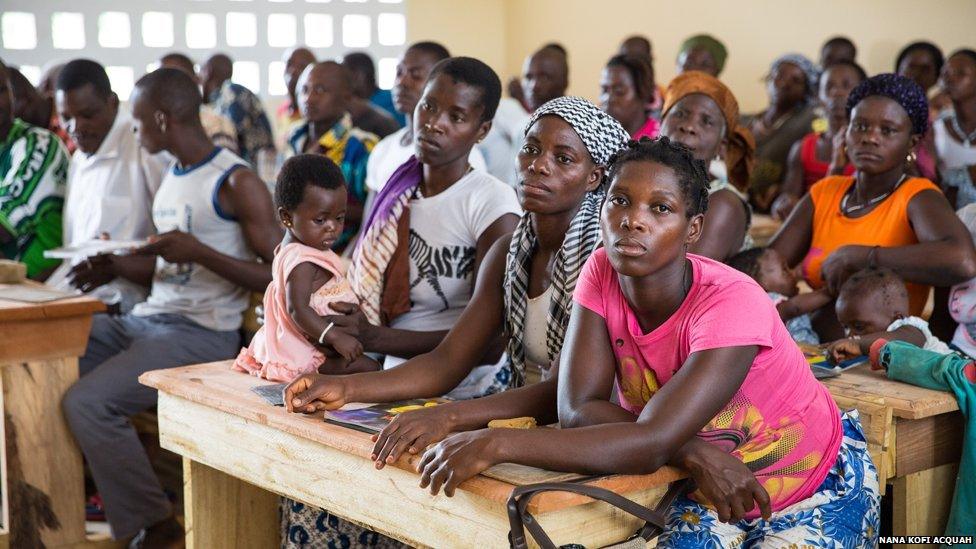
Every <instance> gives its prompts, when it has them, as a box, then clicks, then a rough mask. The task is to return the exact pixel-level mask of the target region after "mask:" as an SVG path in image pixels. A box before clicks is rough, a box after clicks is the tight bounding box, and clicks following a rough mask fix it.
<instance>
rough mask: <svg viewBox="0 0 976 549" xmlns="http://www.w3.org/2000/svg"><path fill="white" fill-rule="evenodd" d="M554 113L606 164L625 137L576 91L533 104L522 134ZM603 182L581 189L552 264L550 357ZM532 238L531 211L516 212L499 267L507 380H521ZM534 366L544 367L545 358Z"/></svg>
mask: <svg viewBox="0 0 976 549" xmlns="http://www.w3.org/2000/svg"><path fill="white" fill-rule="evenodd" d="M548 115H553V116H558V117H559V118H562V119H563V120H565V121H566V122H567V123H568V124H569V125H570V126H572V128H573V131H575V132H576V135H578V136H579V138H580V139H581V140H582V141H583V145H584V146H585V147H586V150H587V151H589V153H590V156H591V157H592V158H593V163H594V164H596V165H598V166H606V165H607V162H609V160H610V157H611V156H612V155H613V153H615V152H617V150H619V149H620V148H621V147H623V146H624V144H625V143H626V142H627V139H628V136H627V132H626V131H625V130H624V129H623V127H622V126H621V125H620V123H619V122H617V121H616V120H615V119H614V118H613V117H612V116H610V115H608V114H607V113H605V112H603V111H601V110H600V109H599V108H598V107H597V106H596V105H594V104H593V103H590V102H589V101H587V100H586V99H582V98H579V97H558V98H556V99H553V100H552V101H549V102H547V103H546V104H544V105H542V106H541V107H539V108H538V109H536V111H535V114H533V115H532V118H531V119H530V120H529V123H528V124H527V125H526V128H525V133H526V134H527V133H528V132H529V130H530V129H531V128H532V126H533V125H534V124H535V123H536V121H538V120H539V118H541V117H543V116H548ZM603 197H604V192H603V185H600V187H599V188H598V189H596V190H595V191H593V192H590V193H587V194H586V196H585V197H584V198H583V202H582V203H581V204H580V207H579V210H577V212H576V216H575V217H573V220H572V221H571V222H570V224H569V230H567V231H566V236H565V237H564V238H563V243H562V246H560V248H559V252H558V253H557V254H556V260H555V263H554V264H553V267H552V297H551V300H550V302H549V314H548V315H546V350H547V356H548V359H549V362H550V363H551V362H552V361H553V360H555V359H556V357H557V356H558V355H559V351H560V350H561V349H562V346H563V339H564V338H565V336H566V326H567V325H568V324H569V313H570V311H572V308H573V291H574V290H575V289H576V279H577V278H578V277H579V273H580V270H581V269H582V268H583V264H584V263H586V260H587V259H588V258H589V257H590V254H591V253H593V250H594V249H595V248H596V247H597V245H598V244H599V243H600V207H601V205H602V204H603ZM537 247H538V238H537V237H536V234H535V227H534V226H533V224H532V219H531V214H529V213H526V214H525V215H524V216H522V219H521V220H520V221H519V224H518V226H517V227H516V228H515V232H514V233H513V234H512V243H511V245H509V248H508V257H507V258H506V265H505V267H506V269H505V288H504V291H505V333H506V334H507V335H508V348H507V351H508V356H509V360H510V361H511V367H512V375H511V377H510V386H515V387H517V386H520V385H522V384H523V383H524V381H525V316H526V309H527V306H528V302H529V269H530V268H531V265H532V253H533V252H534V251H535V250H536V248H537ZM540 366H543V367H548V366H549V364H541V365H540Z"/></svg>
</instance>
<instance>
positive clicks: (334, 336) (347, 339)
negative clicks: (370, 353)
mask: <svg viewBox="0 0 976 549" xmlns="http://www.w3.org/2000/svg"><path fill="white" fill-rule="evenodd" d="M326 339H328V340H329V344H330V345H332V348H333V349H335V350H336V352H337V353H339V354H340V355H342V357H343V358H345V359H346V360H356V359H357V358H359V357H360V356H362V354H363V344H362V343H360V342H359V340H358V339H356V338H354V337H352V336H351V335H349V334H347V333H346V332H344V331H342V330H341V329H338V328H333V329H331V330H329V333H328V334H326Z"/></svg>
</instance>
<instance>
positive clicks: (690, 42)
mask: <svg viewBox="0 0 976 549" xmlns="http://www.w3.org/2000/svg"><path fill="white" fill-rule="evenodd" d="M692 48H701V49H703V50H705V51H707V52H708V53H710V54H712V58H713V59H715V66H716V67H718V72H722V69H724V68H725V59H726V58H727V57H728V56H729V53H728V51H727V50H726V49H725V45H724V44H722V43H721V42H719V41H718V39H717V38H715V37H714V36H712V35H710V34H696V35H695V36H692V37H691V38H688V39H687V40H685V41H684V42H682V43H681V47H680V48H678V55H679V56H680V55H681V54H682V53H684V52H686V51H688V50H690V49H692Z"/></svg>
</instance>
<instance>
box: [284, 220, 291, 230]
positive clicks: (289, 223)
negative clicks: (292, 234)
mask: <svg viewBox="0 0 976 549" xmlns="http://www.w3.org/2000/svg"><path fill="white" fill-rule="evenodd" d="M285 227H288V228H289V229H290V228H291V221H285Z"/></svg>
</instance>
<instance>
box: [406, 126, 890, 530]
mask: <svg viewBox="0 0 976 549" xmlns="http://www.w3.org/2000/svg"><path fill="white" fill-rule="evenodd" d="M609 177H610V188H609V190H608V193H607V199H606V202H605V203H604V208H603V212H602V220H601V229H602V232H603V242H604V244H605V246H606V248H604V249H602V250H598V251H597V252H594V254H593V255H592V256H591V258H590V260H589V261H588V262H587V264H586V266H585V267H584V268H583V271H582V272H581V274H580V278H579V281H578V282H577V287H576V293H575V296H574V299H575V302H576V305H575V307H574V309H573V313H572V317H571V319H570V323H569V328H568V331H567V336H566V340H565V345H564V352H563V353H562V361H561V364H560V373H559V376H560V377H559V401H558V407H559V419H560V424H561V426H562V427H563V429H560V430H551V429H539V430H515V429H496V430H490V431H474V432H468V433H460V434H458V435H454V436H452V437H449V438H447V439H445V440H444V441H442V442H441V443H439V444H438V445H437V446H435V447H433V448H431V449H430V450H428V451H427V452H426V453H425V454H424V457H423V459H422V460H421V463H420V469H421V470H422V472H423V474H422V477H421V485H422V486H426V485H428V484H429V485H430V487H431V491H432V492H434V493H436V492H437V491H439V490H440V488H441V487H443V488H444V490H445V492H446V493H447V494H453V491H454V488H455V487H456V486H457V485H458V484H459V483H460V482H461V481H463V480H465V479H467V478H469V477H470V476H472V475H474V474H476V473H478V472H480V471H482V470H484V469H485V468H487V467H489V466H491V465H494V464H496V463H501V462H514V463H523V464H527V465H534V466H538V467H544V468H547V469H554V470H562V471H579V472H583V473H595V474H600V473H633V474H637V473H650V472H652V471H654V470H656V469H658V468H659V467H660V466H661V465H663V464H665V463H667V462H668V461H669V460H671V459H672V458H673V457H674V456H675V455H676V454H677V453H678V452H679V450H680V449H681V448H682V447H683V446H684V445H685V444H686V443H687V442H688V441H689V440H692V439H693V438H694V437H696V436H697V437H698V438H699V439H700V440H704V441H706V442H709V443H712V444H714V445H716V446H718V447H720V448H722V449H724V450H725V451H727V452H730V453H731V454H732V455H734V456H736V457H738V458H739V459H741V460H742V462H743V463H745V464H746V465H747V466H748V467H749V469H750V470H752V471H753V473H754V475H755V476H756V479H757V480H758V481H759V482H758V484H757V485H756V486H755V487H750V488H747V490H751V493H750V494H749V498H747V500H746V502H745V503H744V504H743V506H744V508H743V509H738V510H737V511H738V512H737V513H735V514H737V515H739V516H745V517H746V518H744V519H742V520H738V521H734V522H733V523H731V524H724V523H722V522H720V518H725V517H728V516H729V510H728V509H718V510H715V509H712V508H710V507H708V506H706V505H703V504H702V503H699V502H698V501H699V500H700V501H705V500H706V497H703V495H702V494H697V493H696V494H693V495H692V497H691V498H679V500H677V502H676V503H675V504H674V506H673V507H672V509H671V512H670V515H669V521H668V527H667V529H666V531H665V533H664V535H663V536H662V537H661V538H660V540H659V546H663V547H681V546H686V547H690V546H694V547H733V546H734V547H739V546H753V545H762V546H765V545H766V544H767V543H772V544H774V545H776V546H785V545H789V544H811V543H815V544H816V545H817V546H820V542H821V541H823V542H824V544H823V545H824V546H828V545H830V546H833V545H840V546H843V547H873V546H875V545H876V544H877V533H878V522H879V520H878V505H879V495H878V477H877V471H876V470H875V468H874V466H873V464H872V463H871V459H870V457H869V456H868V454H867V447H866V446H867V445H866V443H865V441H864V437H863V434H862V433H861V430H860V425H859V422H858V420H857V417H856V414H851V415H848V414H845V415H842V414H841V413H840V412H839V411H838V409H837V407H836V405H835V404H834V402H833V400H832V399H831V397H830V394H829V393H828V392H827V390H826V388H824V387H823V386H822V385H820V384H819V383H818V382H817V381H816V380H815V379H814V377H813V374H812V373H811V372H810V369H809V366H808V365H807V363H806V361H805V360H804V358H803V355H802V353H801V352H800V350H799V349H798V348H797V347H796V345H795V344H794V343H793V342H792V340H791V339H790V336H789V333H788V332H787V331H786V327H785V326H784V325H783V323H782V321H781V320H780V319H779V315H778V314H777V313H776V309H775V307H774V306H773V304H772V302H771V301H769V299H768V298H767V297H766V294H765V292H764V291H763V290H762V288H760V287H759V285H758V284H756V283H755V282H754V281H753V280H751V279H749V278H748V277H746V276H745V275H742V274H741V273H738V272H737V271H734V270H733V269H731V268H729V267H727V266H725V265H722V264H721V263H717V262H715V261H712V260H709V259H706V258H703V257H700V256H695V255H691V254H688V253H687V252H686V250H687V247H688V246H689V245H691V244H692V243H694V242H695V241H696V240H697V239H698V237H699V236H700V235H701V231H702V220H703V214H704V212H705V209H706V208H707V204H708V194H707V188H708V185H707V176H706V171H705V165H704V164H703V163H702V162H700V161H695V160H693V158H692V156H691V154H690V152H689V151H688V150H687V149H685V148H684V147H680V146H676V145H674V144H672V143H671V142H670V141H669V140H668V139H667V138H661V139H658V140H656V141H646V140H645V141H642V142H640V143H635V142H631V143H630V145H629V146H628V148H627V149H625V150H623V151H621V152H620V153H618V155H617V157H616V158H615V160H614V161H613V163H612V164H611V167H610V175H609ZM615 381H616V383H617V386H618V388H619V392H618V396H619V399H620V405H619V406H618V405H617V404H614V403H612V402H610V399H609V396H610V393H611V391H612V389H613V386H614V382H615ZM652 397H654V398H652ZM691 467H692V468H693V469H696V468H697V469H700V470H699V471H695V472H696V473H698V474H702V471H706V472H707V470H708V465H707V464H701V465H700V467H696V466H695V465H694V464H692V465H691ZM713 474H715V475H720V474H721V472H720V471H716V472H714V473H713ZM760 486H761V488H760ZM767 494H768V502H767V500H766V498H767ZM756 503H759V504H760V505H759V507H761V508H762V509H763V511H762V512H760V510H759V509H758V508H756V507H757V505H756ZM770 504H771V505H770ZM769 506H771V508H772V509H771V510H772V513H771V514H770V512H769V511H770V510H769ZM760 514H762V515H763V517H760Z"/></svg>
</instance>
